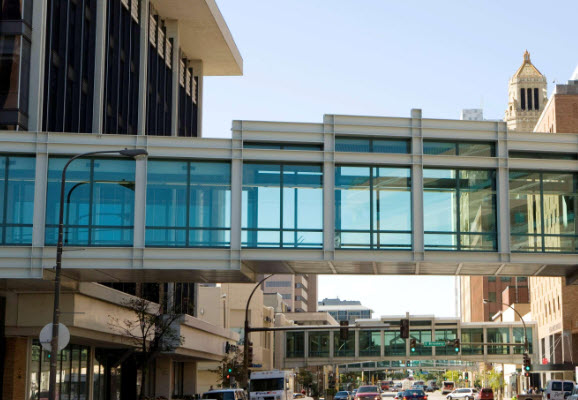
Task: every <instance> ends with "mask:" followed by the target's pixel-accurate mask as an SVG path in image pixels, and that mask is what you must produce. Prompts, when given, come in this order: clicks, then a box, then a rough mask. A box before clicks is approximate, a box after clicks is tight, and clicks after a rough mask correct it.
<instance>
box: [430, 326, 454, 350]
mask: <svg viewBox="0 0 578 400" xmlns="http://www.w3.org/2000/svg"><path fill="white" fill-rule="evenodd" d="M435 334H436V339H435V340H436V341H442V342H443V341H445V342H446V346H444V347H436V355H450V354H455V349H454V346H453V344H452V343H451V341H453V340H455V339H457V338H458V330H457V329H436V331H435ZM448 342H450V344H449V345H448V344H447V343H448Z"/></svg>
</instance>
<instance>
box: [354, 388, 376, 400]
mask: <svg viewBox="0 0 578 400" xmlns="http://www.w3.org/2000/svg"><path fill="white" fill-rule="evenodd" d="M355 400H381V389H380V388H379V387H378V386H375V385H367V386H360V387H359V388H358V389H357V393H355Z"/></svg>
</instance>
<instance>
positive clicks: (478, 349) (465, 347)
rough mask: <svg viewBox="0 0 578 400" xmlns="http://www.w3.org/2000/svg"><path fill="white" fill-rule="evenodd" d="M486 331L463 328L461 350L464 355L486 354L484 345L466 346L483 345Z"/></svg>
mask: <svg viewBox="0 0 578 400" xmlns="http://www.w3.org/2000/svg"><path fill="white" fill-rule="evenodd" d="M483 342H484V330H483V328H471V329H464V328H462V339H461V343H462V344H461V349H462V354H463V355H474V354H478V355H479V354H484V346H483V345H482V344H479V345H478V344H466V343H483Z"/></svg>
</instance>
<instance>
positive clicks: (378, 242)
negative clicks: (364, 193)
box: [371, 140, 381, 249]
mask: <svg viewBox="0 0 578 400" xmlns="http://www.w3.org/2000/svg"><path fill="white" fill-rule="evenodd" d="M371 143H372V144H371V146H373V140H371ZM372 152H373V147H372ZM376 178H378V179H379V168H377V167H376ZM375 198H376V201H375V208H376V213H375V219H376V222H377V230H376V231H375V232H376V238H377V249H379V248H380V246H381V237H380V234H379V232H380V231H381V229H380V228H381V220H380V215H379V213H380V209H381V206H380V204H379V189H378V190H377V191H376V192H375Z"/></svg>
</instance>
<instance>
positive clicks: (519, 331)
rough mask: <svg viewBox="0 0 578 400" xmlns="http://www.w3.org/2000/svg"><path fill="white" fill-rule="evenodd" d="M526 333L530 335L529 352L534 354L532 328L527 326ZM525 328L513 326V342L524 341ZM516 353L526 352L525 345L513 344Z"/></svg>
mask: <svg viewBox="0 0 578 400" xmlns="http://www.w3.org/2000/svg"><path fill="white" fill-rule="evenodd" d="M525 334H526V335H527V337H528V353H529V354H532V352H533V348H532V328H531V327H527V328H526V332H525ZM524 337H525V336H524V328H512V342H513V343H524ZM512 348H513V350H514V354H524V346H513V347H512Z"/></svg>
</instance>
